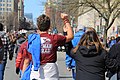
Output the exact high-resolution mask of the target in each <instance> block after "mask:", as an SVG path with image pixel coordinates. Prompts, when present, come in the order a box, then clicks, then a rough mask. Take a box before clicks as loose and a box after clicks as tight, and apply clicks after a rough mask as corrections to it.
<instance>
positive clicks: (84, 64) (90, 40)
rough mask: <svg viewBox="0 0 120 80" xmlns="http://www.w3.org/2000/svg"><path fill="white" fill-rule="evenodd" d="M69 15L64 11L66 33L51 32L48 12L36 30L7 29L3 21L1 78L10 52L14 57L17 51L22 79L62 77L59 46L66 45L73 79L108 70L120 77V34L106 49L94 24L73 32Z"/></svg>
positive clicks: (98, 78)
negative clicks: (6, 30)
mask: <svg viewBox="0 0 120 80" xmlns="http://www.w3.org/2000/svg"><path fill="white" fill-rule="evenodd" d="M68 17H69V16H68V14H65V13H61V18H62V20H63V23H64V26H63V31H64V35H59V34H49V29H50V26H51V24H50V18H49V17H48V16H46V15H44V14H43V15H40V16H39V17H38V18H37V27H38V30H37V31H36V32H26V33H19V34H18V33H14V34H13V33H5V32H4V30H3V29H4V26H3V24H2V23H0V38H1V40H2V43H3V46H4V53H2V54H4V55H3V57H2V60H1V59H0V80H4V71H5V67H6V64H7V56H8V54H9V59H10V60H12V58H13V55H16V66H15V67H16V74H19V75H20V80H59V70H58V66H57V64H56V61H57V48H58V46H65V51H66V59H65V61H66V67H67V69H68V70H69V71H72V76H73V80H105V77H106V75H105V72H108V74H107V77H109V79H110V78H111V77H112V76H113V75H114V74H115V73H116V74H117V80H119V79H120V70H119V65H120V60H119V58H120V54H119V53H120V51H119V46H120V44H119V42H120V37H117V38H116V39H115V38H114V37H111V40H109V41H108V46H107V47H108V48H109V50H106V49H105V48H104V46H103V44H102V43H101V42H102V39H100V38H99V37H98V34H97V33H96V30H95V29H94V28H92V27H89V28H87V29H86V30H84V29H83V27H79V26H78V29H77V31H76V33H75V34H73V31H72V27H71V25H70V22H69V19H68ZM14 53H15V54H14Z"/></svg>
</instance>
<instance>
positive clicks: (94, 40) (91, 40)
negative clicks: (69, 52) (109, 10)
mask: <svg viewBox="0 0 120 80" xmlns="http://www.w3.org/2000/svg"><path fill="white" fill-rule="evenodd" d="M91 45H95V46H96V49H97V52H99V50H100V49H102V48H103V46H102V44H101V42H100V40H99V38H98V36H97V33H96V31H95V30H94V29H93V30H92V29H90V30H88V31H86V32H85V33H84V34H83V35H82V37H81V39H80V42H79V43H78V45H77V46H76V47H75V49H74V50H73V52H74V53H75V52H76V51H77V49H78V47H79V46H86V47H87V48H89V47H90V46H91Z"/></svg>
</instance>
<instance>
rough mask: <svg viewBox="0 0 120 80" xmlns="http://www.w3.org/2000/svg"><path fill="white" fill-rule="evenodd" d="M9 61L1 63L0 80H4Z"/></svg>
mask: <svg viewBox="0 0 120 80" xmlns="http://www.w3.org/2000/svg"><path fill="white" fill-rule="evenodd" d="M6 63H7V61H2V63H1V64H0V80H3V78H4V71H5V66H6Z"/></svg>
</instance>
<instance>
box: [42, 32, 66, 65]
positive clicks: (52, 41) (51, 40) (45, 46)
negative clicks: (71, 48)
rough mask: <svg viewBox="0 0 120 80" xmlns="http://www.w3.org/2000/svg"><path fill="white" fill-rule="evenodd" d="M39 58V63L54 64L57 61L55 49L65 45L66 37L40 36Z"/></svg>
mask: <svg viewBox="0 0 120 80" xmlns="http://www.w3.org/2000/svg"><path fill="white" fill-rule="evenodd" d="M40 38H41V56H40V63H41V64H45V63H54V62H56V60H57V54H56V52H57V47H58V46H62V45H64V44H65V41H66V37H65V36H62V35H57V34H55V35H52V34H47V33H42V34H40Z"/></svg>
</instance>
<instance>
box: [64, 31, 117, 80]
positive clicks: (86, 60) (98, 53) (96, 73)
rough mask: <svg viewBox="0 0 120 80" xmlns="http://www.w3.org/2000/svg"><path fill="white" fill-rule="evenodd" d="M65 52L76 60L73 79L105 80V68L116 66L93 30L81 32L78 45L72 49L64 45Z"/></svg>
mask: <svg viewBox="0 0 120 80" xmlns="http://www.w3.org/2000/svg"><path fill="white" fill-rule="evenodd" d="M66 47H67V48H66V49H67V50H66V51H67V54H68V55H70V56H71V57H72V58H74V59H75V61H76V79H75V80H105V72H106V68H108V69H111V68H113V67H115V68H116V66H117V62H116V60H114V59H110V58H109V56H108V53H107V51H106V50H105V49H104V48H103V47H102V44H101V42H100V41H99V39H98V36H97V34H96V32H95V30H94V29H93V30H91V31H90V30H89V31H87V32H85V33H84V34H83V36H82V37H81V39H80V42H79V44H78V46H76V47H75V48H74V49H72V50H71V52H70V49H71V48H72V47H69V46H68V45H67V46H66Z"/></svg>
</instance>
